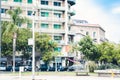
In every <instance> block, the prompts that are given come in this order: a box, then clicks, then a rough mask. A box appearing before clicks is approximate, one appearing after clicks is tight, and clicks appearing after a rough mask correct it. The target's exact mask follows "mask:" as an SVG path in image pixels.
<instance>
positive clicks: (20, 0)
mask: <svg viewBox="0 0 120 80" xmlns="http://www.w3.org/2000/svg"><path fill="white" fill-rule="evenodd" d="M14 2H22V0H14Z"/></svg>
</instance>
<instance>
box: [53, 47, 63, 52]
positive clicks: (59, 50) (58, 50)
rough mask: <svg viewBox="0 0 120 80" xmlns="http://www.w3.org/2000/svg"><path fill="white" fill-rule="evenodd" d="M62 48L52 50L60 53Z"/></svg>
mask: <svg viewBox="0 0 120 80" xmlns="http://www.w3.org/2000/svg"><path fill="white" fill-rule="evenodd" d="M61 50H62V48H61V47H57V48H55V49H54V51H57V52H61Z"/></svg>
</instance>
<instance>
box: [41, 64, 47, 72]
mask: <svg viewBox="0 0 120 80" xmlns="http://www.w3.org/2000/svg"><path fill="white" fill-rule="evenodd" d="M47 69H48V66H47V65H45V64H41V65H40V68H39V70H40V71H47Z"/></svg>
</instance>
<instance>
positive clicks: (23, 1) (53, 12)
mask: <svg viewBox="0 0 120 80" xmlns="http://www.w3.org/2000/svg"><path fill="white" fill-rule="evenodd" d="M1 4H2V5H1V19H2V21H9V20H10V16H9V15H8V14H7V13H6V11H7V10H9V9H15V8H16V7H20V8H21V9H22V11H23V13H22V15H21V16H25V17H28V18H29V19H31V20H34V22H35V23H34V24H35V31H36V32H39V33H47V34H49V35H50V36H51V37H52V39H53V40H54V41H56V42H57V43H58V47H57V49H56V50H57V51H59V52H60V53H61V54H62V56H68V55H67V51H66V48H67V47H66V46H68V45H69V43H70V42H72V41H73V37H74V34H73V33H72V32H70V31H69V26H70V25H71V17H72V16H73V15H75V13H74V11H73V10H72V9H71V7H72V6H73V5H75V0H2V3H1ZM19 27H29V28H32V23H28V24H24V26H23V25H20V26H19Z"/></svg>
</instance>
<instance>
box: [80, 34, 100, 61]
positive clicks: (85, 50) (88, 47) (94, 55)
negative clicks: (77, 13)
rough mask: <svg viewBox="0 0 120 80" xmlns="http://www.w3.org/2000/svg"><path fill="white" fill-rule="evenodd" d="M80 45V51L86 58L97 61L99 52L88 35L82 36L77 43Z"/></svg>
mask: <svg viewBox="0 0 120 80" xmlns="http://www.w3.org/2000/svg"><path fill="white" fill-rule="evenodd" d="M78 44H79V46H80V51H81V52H82V54H83V55H84V56H85V58H86V59H88V60H94V61H97V60H98V58H99V57H100V54H99V53H98V49H97V47H96V45H95V44H94V43H93V41H92V39H91V38H90V36H88V35H87V36H85V37H83V38H82V39H81V40H80V42H79V43H78Z"/></svg>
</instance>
